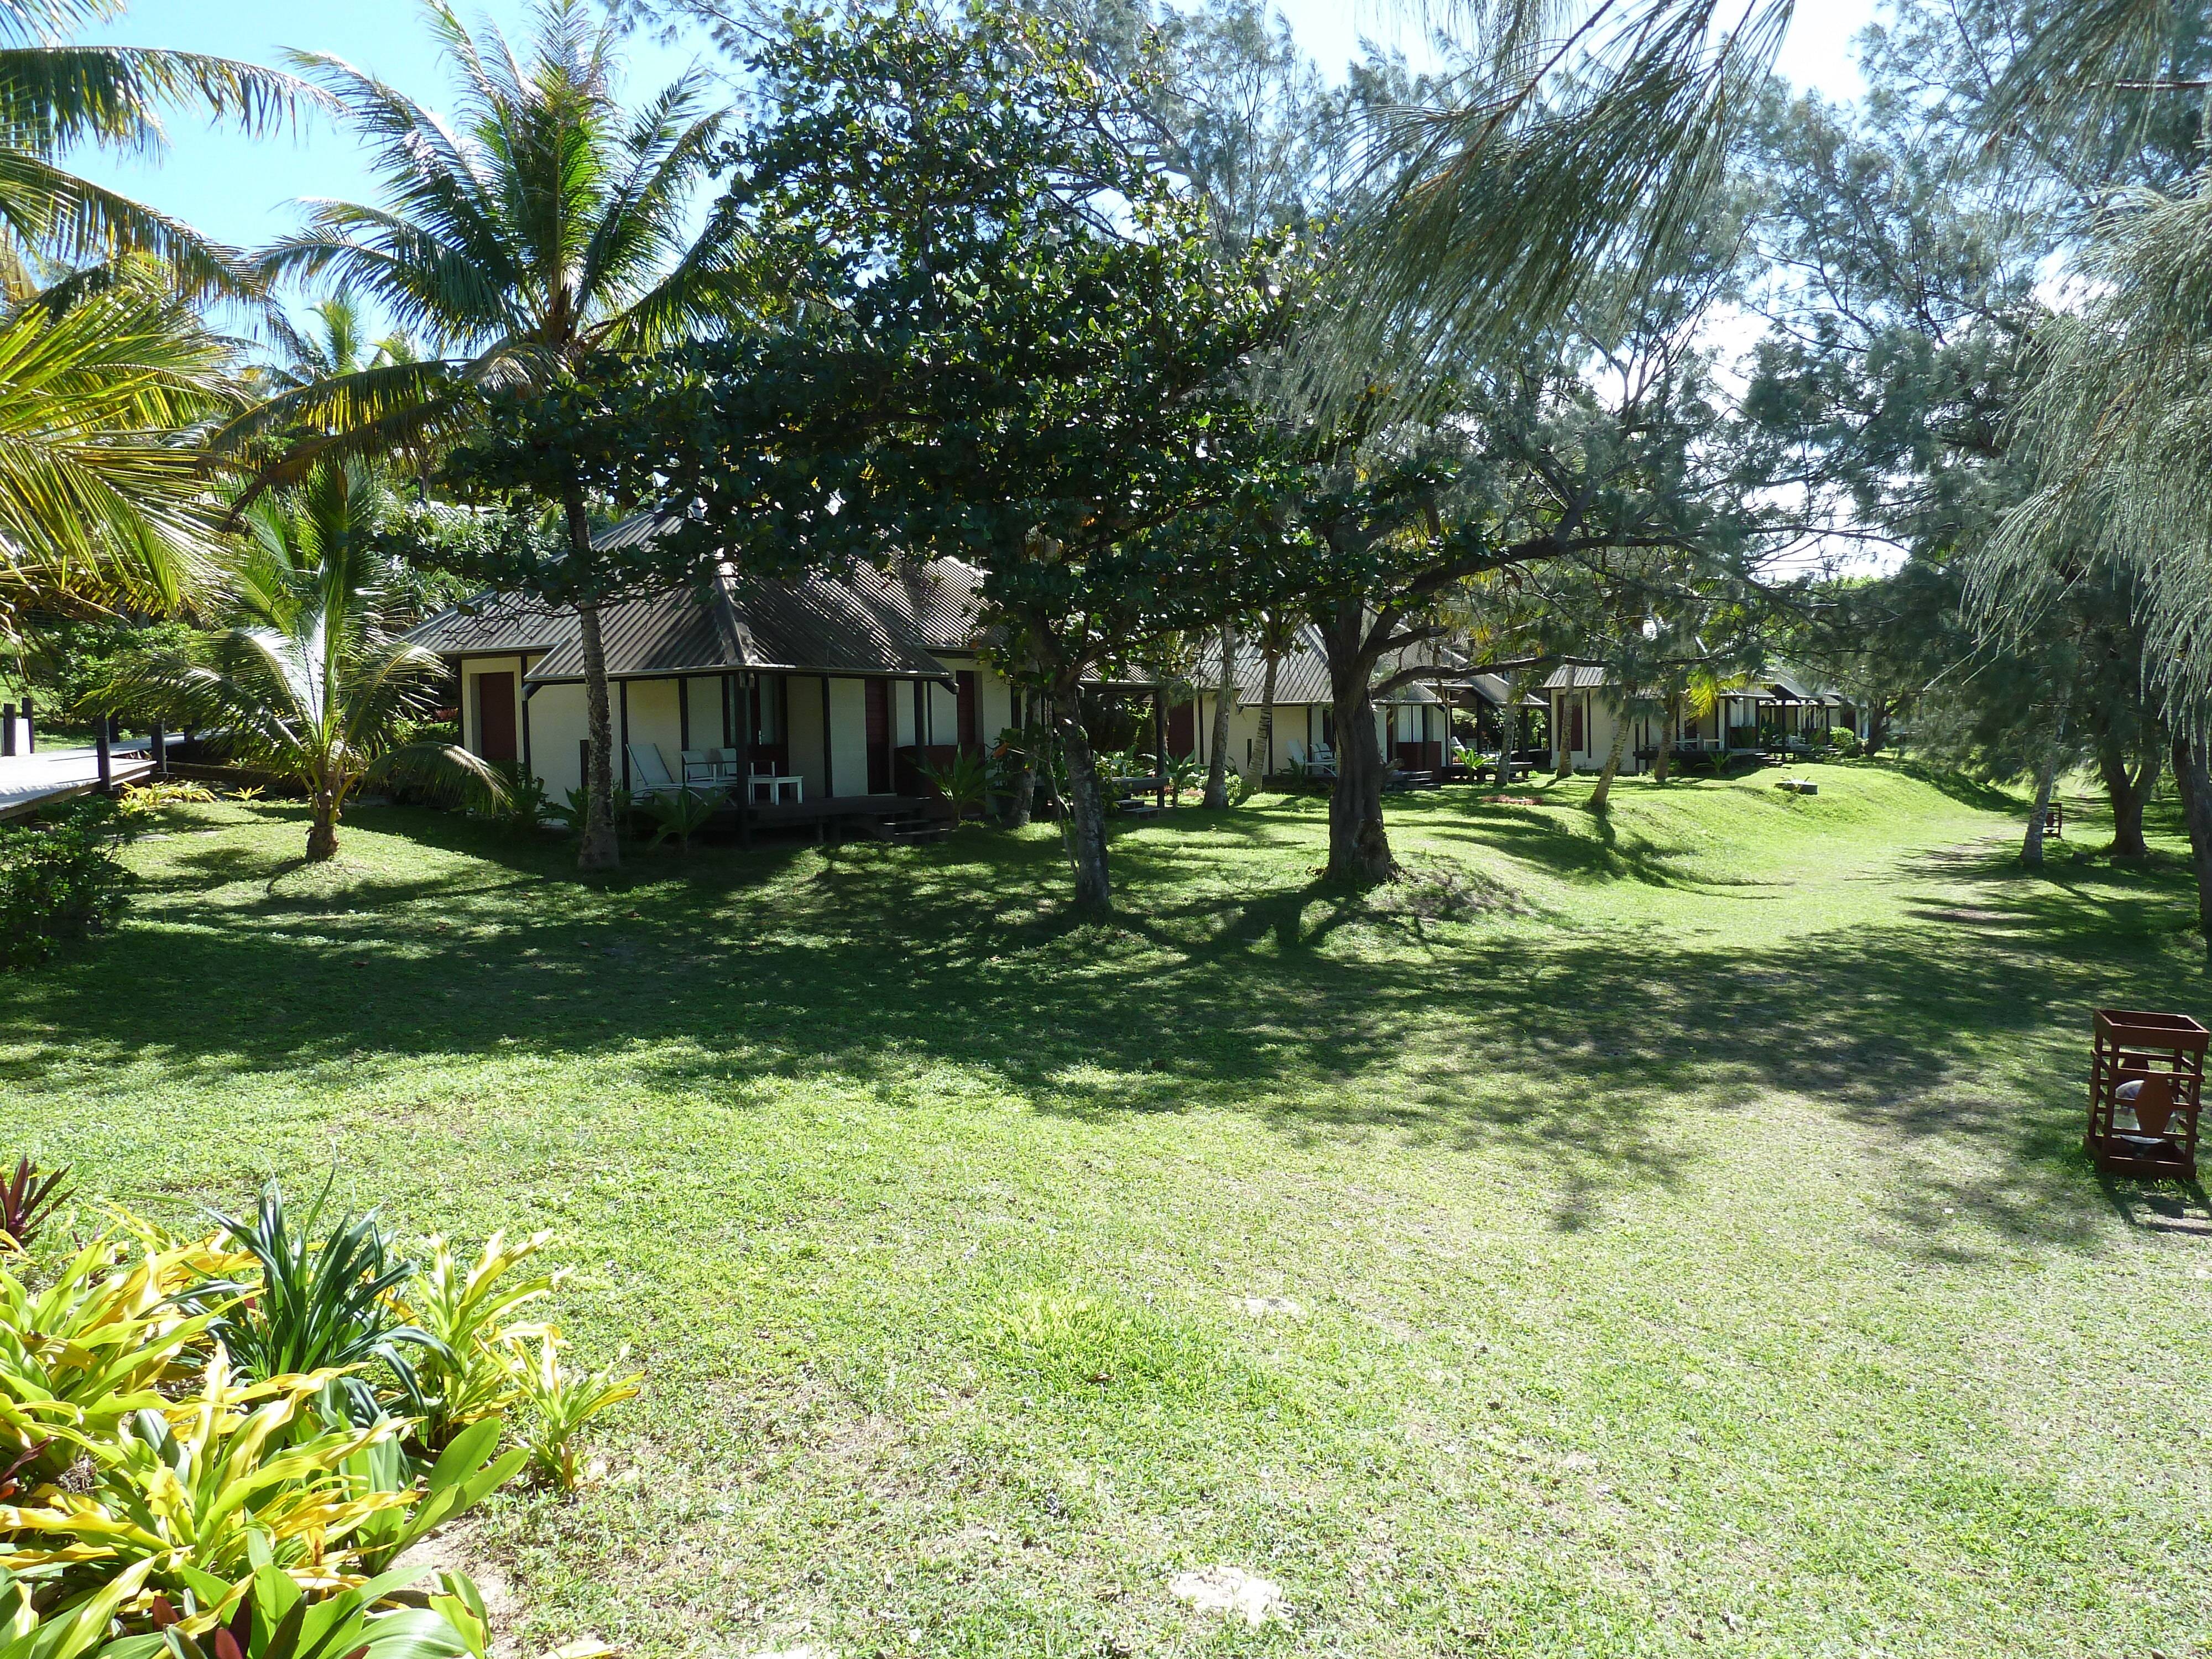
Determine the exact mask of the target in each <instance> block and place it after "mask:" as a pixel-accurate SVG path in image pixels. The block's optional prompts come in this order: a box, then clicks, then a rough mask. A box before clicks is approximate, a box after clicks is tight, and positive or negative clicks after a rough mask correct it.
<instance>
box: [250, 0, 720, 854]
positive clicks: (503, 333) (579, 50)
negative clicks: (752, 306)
mask: <svg viewBox="0 0 2212 1659" xmlns="http://www.w3.org/2000/svg"><path fill="white" fill-rule="evenodd" d="M424 11H425V13H426V15H427V16H428V20H429V23H430V27H431V28H432V30H433V31H434V33H435V34H436V35H437V37H438V40H439V43H440V45H441V46H443V47H444V49H445V52H446V55H447V58H449V59H450V60H451V61H452V62H453V64H454V65H455V66H456V68H457V69H458V70H459V80H460V85H459V97H458V99H457V100H455V101H454V102H453V104H452V106H451V108H452V118H451V119H450V120H448V118H447V117H446V116H445V115H442V114H439V113H437V112H433V111H432V110H431V109H430V108H428V106H424V105H422V104H420V103H417V102H416V100H414V99H412V98H410V97H409V96H407V95H406V94H404V93H402V92H400V91H398V89H397V88H392V87H391V86H388V85H386V83H384V82H381V81H379V80H377V79H376V78H375V77H374V76H371V75H368V74H367V73H366V72H364V71H362V70H358V69H356V68H354V67H353V66H352V65H351V64H346V63H344V62H343V61H341V60H339V59H337V58H331V57H326V56H322V55H319V54H307V53H303V54H297V55H295V58H294V62H295V64H297V65H298V66H300V67H301V69H303V70H306V71H307V73H308V74H310V75H311V76H313V77H314V78H315V79H316V80H317V81H318V82H320V83H321V84H322V85H323V86H324V87H325V88H327V89H328V90H329V92H330V93H331V95H332V96H333V97H335V98H336V99H337V101H338V102H339V103H340V105H342V106H343V109H344V111H345V113H346V117H347V118H348V120H349V124H350V125H352V126H353V127H354V128H355V130H356V131H357V132H359V133H360V134H361V135H362V137H363V139H364V140H365V141H366V142H367V143H368V147H369V152H370V155H371V156H372V158H373V162H374V167H375V168H376V171H377V173H378V176H379V179H380V182H381V184H382V185H383V187H384V201H383V204H381V205H378V206H368V205H363V204H357V203H352V202H320V203H317V204H313V208H312V211H311V213H310V215H309V219H308V225H307V228H306V229H305V230H304V231H302V232H301V234H298V235H296V236H294V237H291V238H289V239H288V240H285V241H284V242H283V243H281V244H279V245H278V246H276V247H275V248H274V249H272V250H270V252H268V253H267V254H266V255H265V256H264V258H263V260H262V263H261V264H260V267H259V269H260V270H261V271H262V272H263V273H264V274H265V275H267V276H270V277H272V278H295V277H296V278H307V279H317V278H327V279H332V280H335V281H336V282H337V283H338V284H339V285H340V286H341V287H342V288H343V289H347V290H349V291H350V292H353V293H356V294H360V295H364V296H366V297H368V298H370V299H373V300H374V301H376V302H377V303H378V304H380V306H381V307H383V308H384V310H385V311H386V313H388V314H389V315H390V316H391V317H392V318H393V319H394V320H395V321H397V322H398V324H399V325H400V326H402V327H403V328H404V329H406V330H407V331H410V334H412V335H413V336H414V337H416V338H417V339H418V340H419V341H421V342H422V345H423V348H424V351H425V355H424V356H423V357H422V359H421V360H420V361H418V362H387V363H385V364H382V365H372V366H368V367H364V368H359V369H357V370H356V371H354V372H352V373H349V374H338V375H336V376H334V377H332V378H330V379H326V380H320V381H318V382H317V383H316V384H314V385H312V386H306V387H303V388H301V389H300V390H297V391H295V392H289V393H286V394H284V395H282V396H279V397H276V398H272V399H270V401H269V402H268V403H267V404H264V405H263V406H262V407H261V408H259V409H258V410H255V411H254V412H253V413H252V416H250V417H248V418H246V419H245V420H242V421H240V422H238V423H237V424H236V425H235V426H234V428H231V429H230V430H229V431H228V432H227V433H226V434H224V435H223V436H222V440H221V441H222V443H224V444H226V445H229V446H233V447H251V446H252V445H254V444H257V443H265V442H266V441H268V440H269V439H270V437H271V436H272V435H278V434H283V433H287V432H293V431H297V430H300V429H302V428H304V429H306V430H307V431H308V432H309V433H310V435H309V436H308V437H307V438H306V439H304V440H302V441H298V442H295V443H293V444H291V445H290V446H289V447H288V448H287V450H286V452H285V454H284V457H283V461H282V462H281V463H280V464H279V466H278V470H277V471H276V472H275V473H274V474H273V475H272V476H275V477H285V476H289V473H290V472H295V471H297V470H298V469H300V468H301V467H303V466H305V465H310V464H312V463H313V461H315V460H316V459H319V458H320V457H323V456H326V455H330V454H333V453H356V454H357V453H388V452H390V451H391V450H392V449H394V448H398V447H435V445H436V444H438V443H440V442H441V441H444V440H445V439H447V438H448V437H450V436H451V435H453V434H454V433H456V432H458V431H459V430H460V429H461V428H462V427H463V426H464V425H465V422H467V421H468V420H469V419H470V418H471V414H472V412H473V410H475V409H476V407H477V399H478V398H479V397H480V396H481V395H482V394H483V392H486V391H487V390H491V389H495V388H501V387H510V386H520V385H530V384H542V383H544V382H546V381H549V380H554V379H556V378H557V377H558V376H559V375H560V374H562V373H563V372H564V371H566V370H567V369H568V368H569V367H570V366H571V365H573V364H574V363H575V362H577V361H578V360H579V359H580V358H582V357H583V356H586V354H589V353H592V352H596V351H630V350H637V351H645V350H650V349H654V348H656V347H659V346H661V345H663V344H665V343H670V342H671V341H674V340H677V339H679V338H682V337H686V336H689V335H691V334H694V333H696V332H701V331H712V330H715V329H718V328H720V327H721V326H722V325H724V323H725V321H726V319H728V318H729V317H730V316H732V314H733V313H736V312H737V311H738V308H739V307H741V305H742V303H743V301H744V297H745V295H747V293H748V292H749V291H750V290H749V283H748V276H747V273H746V269H745V265H744V258H743V247H742V245H741V242H740V240H739V237H738V232H737V229H736V228H735V222H734V221H732V220H731V219H730V218H728V216H724V215H720V214H718V215H716V216H714V217H713V218H712V219H711V220H710V221H709V222H708V226H707V228H705V230H704V231H703V232H700V233H698V234H693V231H692V227H691V224H690V218H689V213H690V207H691V202H692V197H693V191H694V188H695V186H696V185H698V184H699V183H700V182H701V181H702V179H704V178H705V177H706V176H707V175H708V173H709V172H710V171H711V169H712V167H713V164H714V152H715V148H716V141H717V138H718V137H719V135H720V131H721V129H722V125H723V119H724V117H723V114H722V113H721V112H710V111H705V110H704V109H703V105H704V101H705V91H706V82H705V80H704V77H703V76H701V75H700V74H699V73H698V72H696V71H694V72H692V73H690V74H687V75H685V76H683V77H681V78H680V79H678V81H676V82H674V83H673V84H671V85H670V86H669V87H667V88H664V89H663V90H662V91H661V92H660V93H659V94H657V95H656V96H654V97H653V98H652V99H650V100H647V102H646V103H645V104H644V106H642V107H641V108H640V109H639V110H637V111H635V112H626V111H624V110H623V107H622V106H621V105H620V104H619V103H618V102H617V100H616V98H615V94H614V86H613V76H614V69H615V64H614V57H613V50H614V45H615V40H616V35H615V32H614V28H613V26H612V24H611V22H609V23H595V22H594V21H592V19H591V17H590V15H589V14H588V13H587V12H586V9H585V7H584V5H583V3H582V0H547V3H545V4H544V5H543V6H541V7H540V8H539V9H538V11H537V13H536V32H535V35H534V38H533V39H532V42H531V46H530V52H529V56H528V58H526V59H524V58H517V57H516V56H515V54H514V53H513V51H511V50H510V48H509V47H508V46H507V41H506V40H505V39H504V38H502V37H501V35H500V33H498V31H497V30H495V29H492V28H489V27H487V28H486V29H485V31H484V32H483V38H482V40H477V39H476V38H472V37H471V34H470V33H469V32H468V31H467V30H466V29H465V28H464V27H462V25H461V23H460V21H459V19H458V18H457V17H456V16H455V15H454V14H453V10H452V9H451V8H450V7H449V6H447V5H446V4H444V3H442V0H426V3H425V6H424ZM552 504H553V505H555V506H556V507H559V508H561V509H562V511H563V512H564V513H565V514H566V516H567V523H568V534H569V538H570V542H571V545H572V546H573V548H574V551H575V555H576V558H577V561H578V564H579V566H580V567H581V566H583V565H585V564H586V563H587V562H589V560H590V557H591V546H590V538H591V526H590V522H589V519H588V517H587V513H586V501H585V495H584V490H583V488H582V486H581V484H576V485H573V486H571V487H570V488H569V489H567V490H566V491H565V492H563V495H562V499H561V500H560V501H557V502H555V503H552ZM577 609H578V611H579V613H580V617H581V622H582V635H583V639H582V644H583V652H584V662H585V687H586V702H587V703H588V706H589V710H590V732H591V749H592V763H591V769H590V773H591V775H590V779H589V783H588V787H589V792H590V797H591V811H590V821H589V823H588V824H587V825H586V830H585V834H584V836H583V844H582V848H581V851H580V855H579V859H580V863H582V864H583V865H584V866H585V867H586V868H597V867H602V866H611V865H612V864H615V863H617V861H618V860H619V856H620V855H619V853H618V851H617V848H616V844H615V837H614V824H613V817H612V813H611V808H610V802H611V796H612V786H613V774H612V762H611V757H612V751H613V734H612V727H611V720H610V717H609V712H608V703H607V682H606V674H605V661H604V658H603V656H602V653H601V648H600V643H599V606H598V605H597V604H596V603H592V602H590V601H586V602H584V603H581V604H580V605H578V607H577Z"/></svg>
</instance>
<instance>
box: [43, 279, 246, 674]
mask: <svg viewBox="0 0 2212 1659" xmlns="http://www.w3.org/2000/svg"><path fill="white" fill-rule="evenodd" d="M231 359H232V349H231V343H230V342H228V341H227V340H224V339H222V338H221V337H218V336H216V335H214V334H211V333H210V332H209V331H208V330H207V329H206V328H205V327H204V325H202V324H201V322H200V321H199V319H197V317H196V316H194V315H193V313H192V312H191V309H190V307H187V306H186V305H185V304H184V303H183V302H182V301H179V299H178V298H177V297H176V296H175V295H174V294H173V292H170V291H168V290H167V288H166V287H165V286H164V285H161V284H157V283H154V282H153V281H151V280H150V279H143V280H142V279H140V278H138V277H137V276H127V275H126V276H125V277H124V278H123V279H122V280H120V281H118V282H115V283H112V284H110V285H108V286H106V287H105V288H101V289H97V290H96V291H93V292H90V293H88V294H86V295H83V296H82V297H81V298H79V299H78V300H77V301H76V303H75V304H73V305H71V306H70V307H67V308H66V309H64V310H62V311H61V312H59V313H58V314H57V313H56V311H55V310H54V309H53V307H51V306H49V305H48V304H46V302H44V301H41V300H40V299H37V298H29V299H23V300H19V301H15V303H13V304H12V305H10V304H6V303H0V635H14V634H15V633H16V632H17V631H18V618H19V617H21V615H23V614H24V613H26V612H28V611H45V612H48V613H58V614H64V615H67V614H80V615H81V614H86V613H98V612H101V611H112V610H115V609H118V608H128V609H132V610H137V611H161V610H168V609H171V608H173V606H174V605H176V604H177V602H178V600H179V598H180V597H181V596H182V595H183V593H184V592H185V591H186V589H187V588H189V587H190V586H191V583H192V581H193V579H194V576H195V573H196V572H197V571H199V570H201V569H203V568H204V567H205V566H206V564H207V562H208V561H209V559H210V557H211V556H212V554H213V550H214V545H215V534H214V527H215V521H216V518H217V516H218V514H219V510H220V505H221V504H220V503H219V502H216V501H214V500H213V499H212V497H211V496H210V494H209V491H208V489H207V485H206V483H205V480H204V477H202V475H201V471H200V468H199V466H198V464H197V456H196V455H195V453H194V452H193V450H192V449H191V446H190V444H189V442H188V438H189V435H190V434H191V431H192V429H193V428H203V429H204V428H205V427H206V426H208V425H210V424H211V423H212V422H214V421H215V420H216V419H218V418H220V417H222V416H225V415H228V414H229V413H230V412H232V410H234V408H235V406H236V390H235V387H234V385H233V383H232V382H231V380H230V378H229V370H230V363H231Z"/></svg>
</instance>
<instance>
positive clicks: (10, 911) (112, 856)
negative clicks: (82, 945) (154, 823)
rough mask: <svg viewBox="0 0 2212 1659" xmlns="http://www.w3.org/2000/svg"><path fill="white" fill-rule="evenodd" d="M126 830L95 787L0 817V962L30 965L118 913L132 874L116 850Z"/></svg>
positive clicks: (128, 827)
mask: <svg viewBox="0 0 2212 1659" xmlns="http://www.w3.org/2000/svg"><path fill="white" fill-rule="evenodd" d="M130 836H131V825H130V824H129V823H128V822H127V821H126V820H125V818H124V817H123V814H122V812H121V811H120V810H119V808H118V805H117V804H116V803H115V802H114V801H113V800H112V799H105V798H102V797H100V796H96V795H88V796H85V797H83V798H82V799H77V800H73V801H69V802H65V803H64V804H63V805H59V806H55V807H49V808H47V809H46V810H45V811H44V812H43V813H42V814H41V816H40V818H39V819H38V820H37V821H35V822H33V823H20V822H19V823H8V824H0V967H7V968H27V967H32V966H35V965H36V964H37V963H41V962H44V961H46V959H47V958H48V957H52V955H53V953H54V952H55V951H57V950H58V949H59V948H60V947H61V946H62V945H64V944H66V943H68V942H70V941H71V940H75V939H82V938H83V937H84V936H85V935H86V934H87V933H91V932H93V931H94V930H95V929H98V928H100V927H106V926H108V925H109V924H110V923H112V921H114V920H115V918H116V917H117V916H118V915H120V914H121V912H122V909H123V903H124V899H125V895H126V894H127V893H128V892H129V890H130V888H131V884H132V882H133V881H134V880H136V878H135V877H134V876H133V875H132V874H131V872H130V871H129V870H128V869H126V868H125V867H124V865H123V862H122V860H120V859H118V857H117V856H116V854H117V851H118V848H119V847H120V845H121V843H122V842H125V840H127V839H129V837H130Z"/></svg>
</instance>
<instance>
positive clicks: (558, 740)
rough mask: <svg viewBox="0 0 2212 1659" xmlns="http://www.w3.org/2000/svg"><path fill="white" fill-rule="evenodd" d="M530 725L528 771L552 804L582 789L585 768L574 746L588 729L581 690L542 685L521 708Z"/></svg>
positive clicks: (574, 687)
mask: <svg viewBox="0 0 2212 1659" xmlns="http://www.w3.org/2000/svg"><path fill="white" fill-rule="evenodd" d="M524 709H525V713H526V715H527V717H528V719H529V721H530V768H531V770H532V771H533V772H535V773H537V774H538V777H539V778H540V779H542V780H543V781H544V784H545V788H546V791H547V793H550V795H551V796H552V797H553V799H555V800H556V801H557V800H560V799H563V798H564V797H565V796H566V795H567V794H568V791H569V790H571V789H581V788H582V787H584V768H583V763H582V761H581V759H580V757H579V755H578V752H577V748H576V745H577V744H580V743H581V742H583V740H584V736H585V732H586V730H587V729H588V728H587V726H586V720H585V718H584V688H583V687H582V686H580V685H541V686H539V687H538V690H535V691H533V692H532V693H531V696H530V700H529V702H527V703H526V704H525V705H524Z"/></svg>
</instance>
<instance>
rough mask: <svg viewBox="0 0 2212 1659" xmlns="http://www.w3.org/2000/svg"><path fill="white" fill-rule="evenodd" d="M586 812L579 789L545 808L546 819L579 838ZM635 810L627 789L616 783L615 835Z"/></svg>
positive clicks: (583, 798)
mask: <svg viewBox="0 0 2212 1659" xmlns="http://www.w3.org/2000/svg"><path fill="white" fill-rule="evenodd" d="M587 810H588V809H587V806H586V799H585V792H584V791H583V790H581V789H571V790H569V791H568V797H567V799H566V800H565V802H563V803H562V804H561V805H551V804H549V805H547V806H546V808H545V811H546V814H547V816H548V817H551V818H552V819H554V821H555V822H556V823H560V824H561V825H562V827H564V828H565V829H568V831H569V832H570V833H571V834H574V835H579V836H580V835H582V834H583V833H584V819H585V816H586V811H587ZM635 810H636V803H635V801H634V800H633V799H632V798H631V795H630V792H629V786H628V785H627V784H623V783H620V782H617V784H616V785H615V787H614V815H615V833H616V834H617V835H620V834H621V833H622V831H623V828H624V826H626V825H627V824H628V823H629V819H630V814H631V813H632V812H633V811H635Z"/></svg>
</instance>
